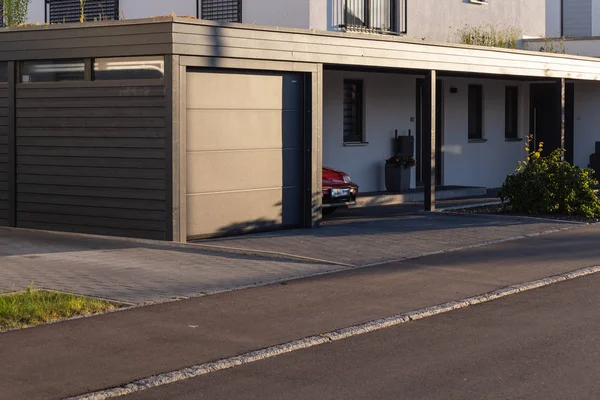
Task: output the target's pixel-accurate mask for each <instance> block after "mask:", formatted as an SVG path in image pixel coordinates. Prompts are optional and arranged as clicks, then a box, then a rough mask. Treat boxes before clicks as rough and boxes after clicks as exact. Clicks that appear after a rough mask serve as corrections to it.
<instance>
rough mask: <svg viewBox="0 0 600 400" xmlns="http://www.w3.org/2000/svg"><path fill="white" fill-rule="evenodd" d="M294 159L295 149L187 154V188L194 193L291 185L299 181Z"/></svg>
mask: <svg viewBox="0 0 600 400" xmlns="http://www.w3.org/2000/svg"><path fill="white" fill-rule="evenodd" d="M297 162H300V154H298V151H295V150H290V151H283V152H282V151H281V150H249V151H209V152H197V153H189V154H188V156H187V164H188V168H187V171H188V173H187V190H188V193H190V194H195V193H211V192H223V191H235V190H249V189H265V188H277V187H282V186H295V185H298V184H300V183H301V179H299V177H298V175H299V173H298V168H297V167H295V166H294V165H298V164H296V163H297ZM284 164H288V165H290V167H285V166H284ZM284 173H285V174H284Z"/></svg>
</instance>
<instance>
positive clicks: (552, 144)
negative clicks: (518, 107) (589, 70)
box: [529, 83, 575, 163]
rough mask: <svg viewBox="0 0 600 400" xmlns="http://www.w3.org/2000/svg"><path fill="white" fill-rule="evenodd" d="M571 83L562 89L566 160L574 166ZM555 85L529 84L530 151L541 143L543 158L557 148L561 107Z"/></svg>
mask: <svg viewBox="0 0 600 400" xmlns="http://www.w3.org/2000/svg"><path fill="white" fill-rule="evenodd" d="M574 92H575V90H574V84H573V83H567V84H566V88H565V160H566V161H568V162H570V163H573V136H574V134H573V125H574ZM557 96H559V93H558V90H557V84H556V83H532V84H531V88H530V102H529V107H530V109H529V132H530V133H531V134H532V135H533V143H534V146H533V148H532V150H533V149H537V148H538V145H539V143H540V142H544V155H548V154H550V153H551V152H552V151H554V150H556V149H558V148H560V119H559V118H557V115H558V114H560V106H559V102H558V100H557Z"/></svg>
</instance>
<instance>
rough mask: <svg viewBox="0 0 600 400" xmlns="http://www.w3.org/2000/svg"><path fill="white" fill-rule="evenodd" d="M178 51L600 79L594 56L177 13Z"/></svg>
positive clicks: (175, 34)
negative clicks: (226, 21) (219, 21)
mask: <svg viewBox="0 0 600 400" xmlns="http://www.w3.org/2000/svg"><path fill="white" fill-rule="evenodd" d="M175 22H176V23H175V25H174V28H173V52H174V53H175V54H180V55H182V56H207V57H215V56H217V57H220V58H237V59H255V60H274V61H285V62H290V61H292V62H305V63H323V64H331V65H347V66H355V67H356V66H371V67H388V68H406V69H412V70H438V71H447V72H460V73H477V74H495V75H514V76H528V77H540V78H569V79H583V80H598V79H599V78H600V74H599V73H598V66H599V65H600V62H599V61H598V60H595V59H592V58H590V57H579V56H572V55H562V54H561V55H559V54H549V53H539V52H526V51H520V50H509V49H496V48H489V47H481V46H466V45H460V44H453V43H446V44H440V43H428V42H422V41H414V40H410V39H404V38H391V37H385V36H379V35H364V34H363V35H360V34H349V33H344V34H342V33H331V32H309V31H305V30H299V29H281V28H271V29H268V28H261V27H251V26H243V25H240V26H235V25H225V26H216V25H214V24H212V23H211V22H207V21H204V22H196V21H193V20H185V19H181V18H175Z"/></svg>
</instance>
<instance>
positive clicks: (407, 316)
mask: <svg viewBox="0 0 600 400" xmlns="http://www.w3.org/2000/svg"><path fill="white" fill-rule="evenodd" d="M599 272H600V266H593V267H588V268H582V269H578V270H575V271H571V272H567V273H564V274H560V275H554V276H550V277H547V278H542V279H538V280H535V281H529V282H524V283H521V284H516V285H511V286H508V287H505V288H502V289H498V290H494V291H492V292H488V293H483V294H480V295H477V296H472V297H467V298H463V299H460V300H454V301H449V302H446V303H442V304H438V305H434V306H431V307H426V308H422V309H419V310H415V311H409V312H406V313H402V314H397V315H393V316H390V317H387V318H380V319H375V320H372V321H368V322H365V323H362V324H357V325H352V326H349V327H345V328H341V329H338V330H335V331H331V332H326V333H321V334H318V335H314V336H308V337H305V338H302V339H299V340H294V341H291V342H288V343H283V344H279V345H276V346H271V347H267V348H264V349H260V350H255V351H251V352H248V353H244V354H241V355H237V356H234V357H228V358H224V359H221V360H217V361H213V362H209V363H204V364H199V365H196V366H192V367H189V368H183V369H180V370H177V371H172V372H168V373H164V374H160V375H155V376H152V377H148V378H144V379H140V380H136V381H134V382H131V383H129V384H126V385H123V386H119V387H114V388H110V389H106V390H101V391H97V392H93V393H88V394H83V395H80V396H75V397H71V398H69V399H67V400H104V399H109V398H114V397H120V396H125V395H129V394H133V393H136V392H140V391H143V390H147V389H152V388H156V387H159V386H164V385H168V384H171V383H175V382H180V381H183V380H187V379H191V378H196V377H199V376H202V375H206V374H209V373H212V372H217V371H222V370H226V369H229V368H233V367H237V366H241V365H246V364H250V363H254V362H257V361H260V360H265V359H268V358H272V357H277V356H280V355H283V354H287V353H291V352H294V351H298V350H303V349H307V348H310V347H315V346H319V345H322V344H326V343H331V342H335V341H338V340H344V339H347V338H350V337H354V336H359V335H363V334H366V333H370V332H374V331H378V330H382V329H385V328H390V327H393V326H398V325H401V324H405V323H408V322H411V321H418V320H420V319H423V318H428V317H432V316H435V315H439V314H444V313H447V312H450V311H454V310H458V309H463V308H467V307H470V306H473V305H477V304H481V303H486V302H490V301H494V300H498V299H501V298H503V297H507V296H510V295H514V294H518V293H522V292H527V291H530V290H535V289H539V288H542V287H546V286H550V285H553V284H556V283H560V282H565V281H568V280H572V279H576V278H580V277H584V276H588V275H592V274H596V273H599Z"/></svg>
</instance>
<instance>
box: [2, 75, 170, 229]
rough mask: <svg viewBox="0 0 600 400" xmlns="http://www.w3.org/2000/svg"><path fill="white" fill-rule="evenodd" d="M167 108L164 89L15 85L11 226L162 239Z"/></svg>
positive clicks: (159, 87)
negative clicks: (14, 199)
mask: <svg viewBox="0 0 600 400" xmlns="http://www.w3.org/2000/svg"><path fill="white" fill-rule="evenodd" d="M165 102H166V98H165V87H164V85H148V86H118V85H117V84H115V85H114V86H110V85H108V86H107V85H106V84H104V85H96V84H95V83H94V82H90V83H81V85H80V87H73V86H72V85H70V86H69V87H63V88H61V87H60V85H59V84H19V85H18V86H17V111H16V112H17V123H16V125H17V226H19V227H23V228H35V229H48V230H62V231H72V232H82V233H94V234H106V235H115V236H129V237H140V238H148V239H165V238H166V234H165V220H166V218H167V210H166V203H165V199H166V192H165V188H166V175H167V169H166V167H167V162H170V160H167V157H166V152H165V138H166V132H167V128H166V123H165V113H166V109H165V106H166V103H165ZM0 120H1V118H0ZM0 129H1V128H0Z"/></svg>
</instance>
